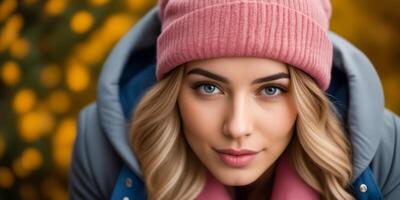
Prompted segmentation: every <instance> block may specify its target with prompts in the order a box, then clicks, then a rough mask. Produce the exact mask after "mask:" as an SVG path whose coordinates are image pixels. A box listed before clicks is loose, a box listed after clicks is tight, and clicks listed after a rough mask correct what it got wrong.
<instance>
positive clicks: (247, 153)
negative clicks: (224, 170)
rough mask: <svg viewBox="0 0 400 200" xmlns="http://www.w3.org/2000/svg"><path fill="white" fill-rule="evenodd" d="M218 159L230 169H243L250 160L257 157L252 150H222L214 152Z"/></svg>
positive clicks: (255, 152)
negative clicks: (216, 153)
mask: <svg viewBox="0 0 400 200" xmlns="http://www.w3.org/2000/svg"><path fill="white" fill-rule="evenodd" d="M216 151H217V152H218V155H219V157H220V159H221V160H222V161H223V162H224V163H225V164H226V165H228V166H231V167H245V166H246V165H248V164H250V162H251V161H252V160H254V158H255V157H256V156H257V154H258V152H257V151H252V150H246V149H243V150H234V149H222V150H216Z"/></svg>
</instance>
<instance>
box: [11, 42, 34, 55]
mask: <svg viewBox="0 0 400 200" xmlns="http://www.w3.org/2000/svg"><path fill="white" fill-rule="evenodd" d="M28 52H29V43H28V41H27V40H26V39H23V38H19V39H17V40H16V41H15V42H13V43H12V44H11V47H10V53H11V55H12V56H14V57H15V58H24V57H26V55H27V54H28Z"/></svg>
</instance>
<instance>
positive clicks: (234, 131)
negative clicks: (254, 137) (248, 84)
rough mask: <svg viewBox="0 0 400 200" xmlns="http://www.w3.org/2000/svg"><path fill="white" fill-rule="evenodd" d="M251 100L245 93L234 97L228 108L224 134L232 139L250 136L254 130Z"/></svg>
mask: <svg viewBox="0 0 400 200" xmlns="http://www.w3.org/2000/svg"><path fill="white" fill-rule="evenodd" d="M249 103H250V102H248V101H247V99H246V96H245V95H241V96H239V95H238V96H237V97H236V98H233V99H232V101H231V102H230V105H229V107H228V108H227V112H226V113H227V115H226V120H225V122H224V131H223V132H224V135H225V136H227V137H230V138H232V139H241V138H244V137H248V136H250V135H251V133H252V132H253V123H252V116H251V106H250V105H249Z"/></svg>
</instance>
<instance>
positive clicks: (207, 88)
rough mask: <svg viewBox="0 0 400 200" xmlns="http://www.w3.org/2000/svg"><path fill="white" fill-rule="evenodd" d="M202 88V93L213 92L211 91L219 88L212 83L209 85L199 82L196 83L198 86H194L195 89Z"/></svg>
mask: <svg viewBox="0 0 400 200" xmlns="http://www.w3.org/2000/svg"><path fill="white" fill-rule="evenodd" d="M199 88H200V89H201V88H202V89H203V91H204V92H202V93H205V94H213V91H215V90H219V89H218V88H217V87H216V86H214V85H211V84H200V85H198V86H196V89H199Z"/></svg>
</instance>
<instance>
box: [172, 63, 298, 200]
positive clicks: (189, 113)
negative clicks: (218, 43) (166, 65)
mask: <svg viewBox="0 0 400 200" xmlns="http://www.w3.org/2000/svg"><path fill="white" fill-rule="evenodd" d="M204 72H208V73H204ZM210 73H212V74H215V75H217V76H219V77H224V79H225V80H226V82H227V83H225V82H224V81H222V80H217V79H215V76H210V75H209V74H210ZM276 74H281V75H282V74H283V75H282V76H280V75H277V77H278V78H277V79H274V80H269V81H266V82H265V81H263V82H258V83H252V82H253V81H254V80H256V79H260V78H263V77H269V76H273V75H276ZM285 74H286V75H285ZM178 107H179V111H180V115H181V118H182V122H183V132H184V135H185V138H186V140H187V142H188V144H189V146H190V147H191V148H192V150H193V151H194V153H195V154H196V155H197V157H198V158H199V159H200V160H201V162H202V163H203V164H204V166H205V167H206V168H207V169H208V170H209V171H210V172H211V173H212V174H213V175H214V176H215V177H216V178H217V179H218V180H219V181H220V182H221V183H223V184H224V185H225V187H226V189H227V191H228V192H229V194H230V195H231V197H232V198H233V199H255V197H258V199H259V198H260V197H266V198H268V197H269V195H270V193H271V186H272V182H273V172H274V169H275V161H276V160H277V159H278V158H279V156H280V155H281V154H282V153H283V152H284V150H285V149H286V147H287V146H288V144H289V142H290V140H291V137H292V135H293V127H294V124H295V121H296V118H297V109H296V106H295V103H294V100H293V97H292V92H291V91H290V78H289V72H288V68H287V66H286V65H285V64H284V63H281V62H278V61H274V60H271V59H266V58H256V57H223V58H212V59H205V60H196V61H192V62H189V63H187V64H186V67H185V77H184V81H183V84H182V87H181V90H180V93H179V97H178ZM215 149H235V150H240V149H250V150H254V151H257V152H258V154H257V156H256V157H255V159H254V160H252V161H251V163H250V164H249V165H247V166H245V167H242V168H237V167H231V166H228V165H226V164H225V163H224V162H223V161H222V160H221V159H220V158H219V156H218V153H217V152H216V151H215Z"/></svg>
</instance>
